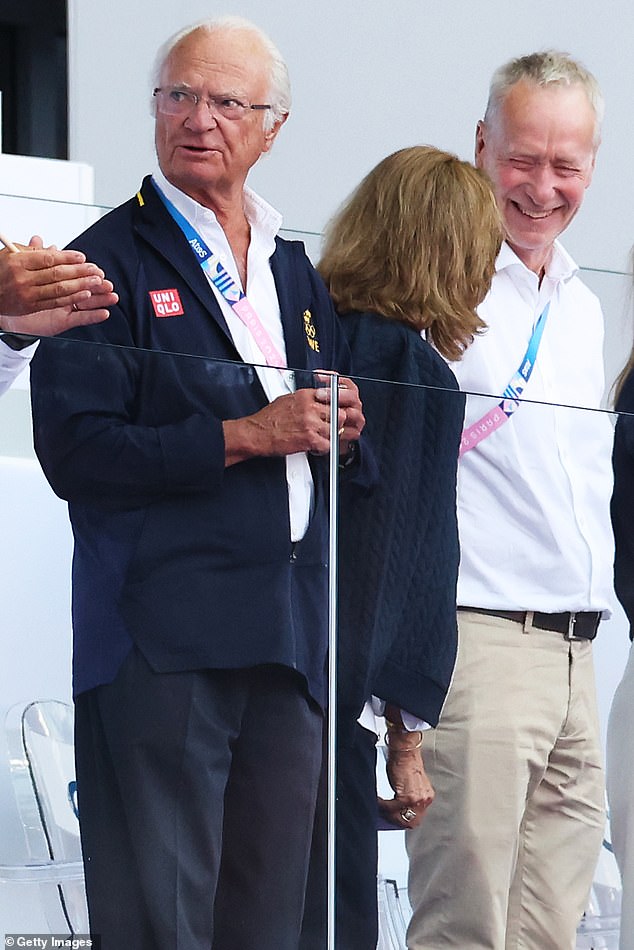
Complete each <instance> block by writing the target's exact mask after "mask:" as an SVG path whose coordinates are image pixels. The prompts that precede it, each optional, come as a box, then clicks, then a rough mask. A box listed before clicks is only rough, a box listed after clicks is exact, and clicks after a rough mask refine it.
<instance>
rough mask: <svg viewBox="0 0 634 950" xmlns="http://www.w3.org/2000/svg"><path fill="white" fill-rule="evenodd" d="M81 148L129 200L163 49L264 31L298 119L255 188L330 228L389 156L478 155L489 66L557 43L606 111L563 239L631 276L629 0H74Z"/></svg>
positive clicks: (100, 181)
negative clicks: (198, 35) (589, 181)
mask: <svg viewBox="0 0 634 950" xmlns="http://www.w3.org/2000/svg"><path fill="white" fill-rule="evenodd" d="M69 7H70V23H69V41H70V56H71V60H70V120H71V121H70V137H71V141H70V154H71V158H73V159H75V160H78V161H86V162H89V163H90V164H92V165H94V167H95V169H96V183H97V200H98V201H99V202H100V203H104V204H117V203H119V202H121V201H123V200H124V199H125V198H127V197H129V196H130V195H131V194H133V193H134V192H135V191H136V189H137V187H138V183H139V180H140V178H141V176H142V175H143V174H144V173H147V172H148V171H149V170H151V168H152V165H153V148H152V121H151V119H150V117H149V112H148V107H147V103H148V94H149V80H148V75H149V70H150V67H151V64H152V61H153V56H154V53H155V50H156V49H157V47H158V46H159V45H160V43H161V42H162V41H163V40H164V39H166V38H167V36H168V35H169V34H170V33H172V32H173V31H174V30H176V29H178V28H180V27H181V26H183V25H185V24H187V23H189V22H192V21H194V20H197V19H200V18H202V17H205V16H213V15H217V14H222V13H237V14H241V15H244V16H247V17H248V18H250V19H252V20H254V21H255V22H256V23H258V25H260V26H261V27H263V28H264V29H265V30H266V31H267V32H268V33H269V34H270V35H271V37H272V38H273V39H274V41H275V42H276V43H277V44H278V46H279V47H280V49H281V51H282V53H283V55H284V56H285V58H286V59H287V62H288V64H289V68H290V73H291V80H292V83H293V90H294V108H293V111H292V114H291V119H290V121H289V122H288V123H287V125H286V127H285V128H284V130H283V131H282V134H281V135H280V137H279V139H278V141H277V142H276V145H275V148H274V150H273V153H272V154H271V156H270V157H269V158H268V159H266V160H265V161H263V162H262V163H261V164H260V167H258V168H257V169H256V171H255V172H254V174H253V183H254V184H255V186H256V188H258V189H259V190H261V191H262V193H263V194H264V196H265V197H267V198H268V199H269V200H271V201H272V202H273V203H274V204H275V205H277V206H278V207H279V208H280V210H281V211H282V212H283V213H284V216H285V221H286V225H287V227H290V228H297V229H303V230H316V231H318V230H320V229H321V228H322V227H323V224H324V222H325V221H326V220H327V218H328V217H329V216H330V215H331V214H332V212H333V211H334V209H335V208H336V207H337V205H338V204H339V202H340V201H341V200H342V199H343V197H344V196H345V195H346V194H347V192H348V191H349V190H350V189H351V188H352V187H353V186H354V185H355V184H356V183H357V182H358V181H359V179H360V178H361V177H362V176H363V175H364V174H365V172H366V171H368V170H369V168H370V167H372V166H373V165H374V164H375V163H376V162H377V161H378V160H379V159H380V158H382V157H383V156H384V155H386V154H388V153H389V152H391V151H394V150H395V149H397V148H401V147H403V146H406V145H411V144H414V143H417V142H427V143H430V144H433V145H437V146H440V147H443V148H448V149H450V150H453V151H456V152H458V153H459V154H460V155H461V156H462V157H465V158H470V157H471V155H472V147H473V144H472V143H473V133H474V128H475V123H476V120H477V119H478V118H480V117H481V115H482V113H483V110H484V105H485V102H486V96H487V90H488V81H489V78H490V75H491V73H492V71H493V69H494V68H495V67H496V66H498V65H499V64H500V63H501V62H503V61H504V60H506V59H508V58H509V57H511V56H514V55H519V54H522V53H526V52H530V51H532V50H534V49H541V48H545V47H547V46H556V47H559V48H562V49H566V50H568V51H569V52H571V53H572V54H573V55H575V56H577V57H579V58H580V59H582V60H583V61H584V62H585V63H586V65H587V66H588V67H589V68H590V69H591V70H592V71H593V72H594V73H595V74H596V75H597V77H598V79H599V81H600V83H601V85H602V87H603V89H604V93H605V96H606V100H607V103H608V111H607V116H606V122H605V128H604V144H603V146H602V149H601V153H600V157H599V164H598V168H597V172H596V175H595V180H594V183H593V185H592V188H591V190H590V191H589V193H588V197H587V201H586V207H585V208H584V210H583V213H582V216H581V218H580V220H579V221H578V222H575V223H574V224H573V225H572V227H571V229H570V231H569V235H568V237H567V244H568V246H569V249H570V250H571V252H572V253H573V254H574V256H575V257H576V258H577V259H578V261H579V263H580V264H582V265H585V266H592V267H598V268H609V269H613V270H622V269H625V268H626V264H627V253H628V250H629V248H630V247H631V245H632V242H633V240H634V237H633V235H632V232H633V230H634V228H633V225H632V222H634V189H632V187H631V158H632V132H631V96H632V89H634V28H633V21H632V6H631V2H630V0H613V2H611V3H610V4H609V5H607V6H604V7H601V6H600V5H599V4H597V3H596V0H558V2H556V3H553V2H552V0H530V2H529V0H520V2H518V0H515V2H511V3H509V2H508V0H487V2H486V3H474V2H473V0H447V2H445V3H425V2H423V0H392V2H391V3H388V4H386V3H384V2H382V0H363V2H361V0H322V2H321V3H319V4H301V3H297V2H291V0H269V2H268V3H267V4H266V5H264V4H262V2H261V0H260V2H258V0H234V2H233V4H232V5H231V4H230V5H224V4H223V5H218V4H211V3H209V2H206V0H205V2H203V0H184V2H182V3H180V4H178V5H177V4H174V3H173V2H172V0H152V2H151V3H150V2H147V3H143V2H142V0H141V2H139V0H137V2H136V3H129V0H110V2H108V3H107V4H104V3H100V2H97V0H69Z"/></svg>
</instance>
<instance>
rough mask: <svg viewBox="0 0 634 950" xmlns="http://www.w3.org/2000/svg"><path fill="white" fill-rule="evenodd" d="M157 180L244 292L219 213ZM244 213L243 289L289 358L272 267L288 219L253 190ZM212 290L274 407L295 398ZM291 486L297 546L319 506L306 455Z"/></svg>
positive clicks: (291, 471)
mask: <svg viewBox="0 0 634 950" xmlns="http://www.w3.org/2000/svg"><path fill="white" fill-rule="evenodd" d="M153 178H154V180H155V181H156V183H157V185H158V186H159V188H160V189H161V191H162V192H163V194H164V195H166V197H167V198H169V200H170V201H171V202H172V203H173V204H174V206H175V207H176V208H177V209H178V210H179V211H180V213H181V214H182V215H184V217H185V218H186V219H187V220H188V221H189V223H190V224H191V225H192V226H193V228H194V229H195V230H196V231H197V232H198V233H199V234H200V236H201V237H202V238H203V240H204V241H205V243H206V244H207V245H208V246H209V247H210V248H211V249H212V250H213V251H214V252H215V253H216V254H218V256H219V257H220V260H221V262H222V264H223V266H224V267H225V269H226V271H227V272H228V274H229V275H230V276H231V277H232V278H233V280H234V281H235V282H236V283H237V284H238V285H239V286H242V284H241V280H240V275H239V273H238V268H237V265H236V262H235V260H234V257H233V254H232V252H231V248H230V246H229V242H228V241H227V238H226V236H225V233H224V231H223V229H222V227H221V226H220V224H219V223H218V221H217V219H216V215H215V214H214V213H213V211H211V210H210V209H209V208H205V207H203V205H200V204H198V202H197V201H194V199H193V198H190V197H189V196H188V195H186V194H184V193H183V192H182V191H180V190H179V189H178V188H175V187H174V185H172V184H171V183H170V182H169V181H168V180H167V179H166V178H165V176H164V175H163V173H162V172H161V171H160V169H159V170H157V171H156V172H155V173H154V175H153ZM244 209H245V214H246V217H247V220H248V222H249V225H250V227H251V240H250V243H249V251H248V257H247V287H246V289H245V288H242V289H243V290H245V291H246V294H247V297H248V298H249V302H250V303H251V305H252V307H253V309H254V310H255V312H256V313H257V315H258V317H259V318H260V321H261V323H262V324H263V326H264V327H265V329H266V331H267V333H268V334H269V336H270V338H271V340H272V342H273V343H274V345H275V347H276V349H277V350H278V352H279V353H281V354H283V355H284V357H285V358H286V344H285V341H284V331H283V327H282V319H281V316H280V306H279V301H278V298H277V291H276V289H275V281H274V279H273V273H272V271H271V266H270V263H269V261H270V258H271V255H272V254H273V252H274V250H275V236H276V234H277V232H278V231H279V229H280V227H281V224H282V217H281V215H280V214H279V213H278V212H277V211H276V210H275V209H274V208H272V207H271V205H269V204H268V203H267V202H266V201H264V200H263V199H262V198H260V197H259V196H258V195H256V194H255V192H254V191H251V189H250V188H245V189H244ZM203 273H206V271H203ZM209 286H210V288H211V290H212V291H213V293H214V295H215V297H216V300H217V301H218V304H219V306H220V309H221V310H222V314H223V316H224V318H225V321H226V323H227V326H228V328H229V332H230V333H231V336H232V339H233V342H234V344H235V347H236V349H237V351H238V353H239V354H240V356H241V357H242V359H243V360H244V362H245V363H250V364H254V365H255V370H256V372H257V374H258V377H259V379H260V382H261V384H262V387H263V389H264V391H265V393H266V395H267V397H268V399H269V402H273V400H274V399H276V398H277V397H278V396H283V395H285V394H287V393H289V392H294V390H295V380H294V375H293V373H292V372H290V371H287V372H279V371H278V370H277V369H272V368H269V367H267V366H266V358H265V356H264V354H263V353H262V350H261V349H260V348H259V347H258V345H257V343H256V342H255V339H254V337H253V335H252V334H251V332H250V331H249V329H248V328H247V327H246V326H245V324H244V323H243V322H242V320H240V318H239V317H238V316H237V315H236V314H235V313H234V312H233V310H232V308H231V307H230V306H229V304H228V303H227V301H226V300H225V299H224V297H223V296H222V294H221V293H220V291H219V290H218V289H217V288H216V287H215V286H214V285H213V284H212V283H211V281H210V282H209ZM286 480H287V483H288V499H289V515H290V524H291V541H299V540H301V538H303V536H304V534H305V533H306V529H307V527H308V522H309V519H310V512H311V508H312V503H313V480H312V476H311V473H310V466H309V464H308V458H307V456H306V453H305V452H297V453H295V454H294V455H287V456H286Z"/></svg>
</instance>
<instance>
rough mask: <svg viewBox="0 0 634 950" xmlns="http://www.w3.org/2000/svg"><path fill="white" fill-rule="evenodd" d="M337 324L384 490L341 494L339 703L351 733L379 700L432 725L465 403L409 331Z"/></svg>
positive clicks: (452, 598) (378, 321)
mask: <svg viewBox="0 0 634 950" xmlns="http://www.w3.org/2000/svg"><path fill="white" fill-rule="evenodd" d="M341 323H342V326H343V329H344V332H345V334H346V337H347V339H348V343H349V345H350V349H351V351H352V365H353V372H354V375H355V379H356V380H357V382H358V385H359V389H360V392H361V398H362V401H363V408H364V413H365V417H366V430H365V431H366V433H367V436H368V439H369V440H370V444H371V445H372V447H373V449H374V451H375V453H376V456H377V463H378V467H379V482H378V484H377V486H376V487H375V489H374V490H373V492H372V493H371V494H368V495H365V496H362V497H360V496H359V493H358V491H355V490H354V489H352V488H349V487H348V486H346V485H342V486H341V494H340V510H339V577H338V585H339V588H338V589H339V603H338V616H339V650H338V691H337V692H338V701H339V706H340V710H342V711H344V717H343V718H344V719H345V718H346V717H345V711H346V710H349V711H350V713H351V714H352V715H351V716H350V717H348V718H349V720H350V722H351V724H353V723H354V719H355V718H356V715H357V714H358V712H359V711H360V710H361V708H362V707H363V704H364V702H365V701H366V700H367V699H369V698H370V696H371V695H373V694H374V695H376V696H379V697H380V698H381V699H384V700H387V701H389V702H393V703H396V704H397V705H398V706H400V707H401V708H402V709H405V710H407V711H408V712H410V713H412V714H414V715H416V716H418V717H420V718H421V719H424V720H426V721H427V722H429V723H430V724H431V725H435V724H436V723H437V721H438V717H439V714H440V710H441V708H442V704H443V702H444V699H445V695H446V693H447V689H448V687H449V683H450V680H451V675H452V671H453V667H454V662H455V657H456V648H457V628H456V582H457V575H458V561H459V546H458V527H457V519H456V471H457V462H458V447H459V442H460V434H461V431H462V425H463V417H464V396H463V395H462V394H461V393H460V392H458V391H457V390H458V384H457V382H456V378H455V376H454V375H453V373H452V372H451V370H450V369H449V367H448V366H447V364H446V363H445V361H444V360H443V359H442V357H440V356H439V355H438V353H437V352H436V351H435V350H434V349H433V348H432V347H431V346H430V345H429V344H428V343H427V342H426V341H425V340H423V339H422V338H421V336H420V334H419V333H417V332H416V331H415V330H413V329H411V328H410V327H408V326H406V325H405V324H402V323H399V322H396V321H394V320H388V319H386V318H385V317H380V316H377V315H375V314H371V313H363V314H358V313H354V314H343V315H342V316H341ZM363 377H366V378H363ZM378 380H390V381H391V383H390V384H388V383H386V382H379V381H378ZM404 383H412V384H416V385H410V386H406V385H401V384H404ZM423 387H430V388H423Z"/></svg>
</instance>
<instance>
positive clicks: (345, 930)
mask: <svg viewBox="0 0 634 950" xmlns="http://www.w3.org/2000/svg"><path fill="white" fill-rule="evenodd" d="M344 715H345V714H344ZM355 715H356V714H354V713H350V714H349V716H353V717H355ZM349 716H348V718H349ZM353 722H354V718H353ZM350 725H351V724H350V722H349V721H345V720H343V718H342V717H340V727H341V728H340V729H339V730H338V734H339V735H340V737H341V739H340V741H339V742H338V743H337V782H336V789H337V804H336V811H335V881H336V885H335V887H336V891H335V894H336V896H335V947H336V950H376V944H377V939H378V921H377V883H376V872H377V858H378V844H377V804H376V736H375V735H374V733H372V732H368V730H367V729H363V728H362V727H361V726H359V725H358V724H357V723H356V722H355V723H354V727H353V728H352V729H351V728H350ZM327 791H328V787H327V766H326V756H325V755H324V767H323V769H322V777H321V780H320V785H319V796H318V802H317V813H316V816H315V829H314V832H313V843H312V848H311V858H310V871H309V875H308V888H307V892H306V909H305V912H304V924H303V927H302V939H301V942H300V947H301V950H324V947H325V946H326V934H327V914H326V909H327V880H328V878H327V873H328V870H327V863H328V851H327V841H328V825H327V822H328V795H327Z"/></svg>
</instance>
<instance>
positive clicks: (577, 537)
mask: <svg viewBox="0 0 634 950" xmlns="http://www.w3.org/2000/svg"><path fill="white" fill-rule="evenodd" d="M548 301H550V311H549V314H548V318H547V322H546V326H545V329H544V334H543V337H542V341H541V346H540V348H539V353H538V355H537V361H536V364H535V368H534V370H533V373H532V375H531V377H530V380H529V382H528V384H527V386H526V389H525V391H524V394H523V396H524V398H525V399H530V400H543V401H544V402H546V403H549V405H531V404H528V403H523V404H521V405H520V406H519V408H518V409H517V410H516V411H515V413H514V414H513V416H512V417H511V419H510V420H509V421H508V422H506V423H505V424H503V425H502V426H501V427H500V428H499V429H498V430H497V431H495V432H493V434H492V435H490V436H489V437H488V438H486V439H484V440H483V441H482V442H481V443H480V444H479V445H478V446H477V448H475V449H472V450H471V451H469V452H467V453H466V454H465V455H464V456H463V457H462V459H461V461H460V465H459V471H458V523H459V529H460V546H461V563H460V574H459V580H458V603H459V604H460V605H461V606H465V607H485V608H487V607H488V608H490V609H506V610H539V611H544V612H551V613H556V612H559V611H575V610H602V611H605V615H606V616H607V615H609V604H610V599H611V590H612V562H613V539H612V530H611V526H610V516H609V503H610V496H611V492H612V466H611V449H612V426H611V423H610V417H609V415H607V414H606V413H603V412H588V411H584V410H582V409H578V408H565V406H585V407H590V408H598V407H599V406H600V404H601V399H602V396H603V390H604V376H603V359H602V353H603V317H602V313H601V307H600V304H599V301H598V300H597V298H596V297H595V296H594V294H592V293H591V292H590V291H589V290H588V288H587V287H586V286H585V285H584V284H583V283H582V282H581V280H580V279H579V278H578V276H577V268H576V266H575V264H574V261H573V260H572V259H571V258H570V257H569V255H568V254H567V253H566V252H565V251H564V249H563V248H562V247H561V245H559V244H555V247H554V249H553V254H552V256H551V260H550V262H549V264H548V267H547V270H546V274H545V276H544V278H543V280H542V283H541V286H540V285H539V282H538V278H537V275H536V274H534V273H533V272H532V271H530V270H528V268H527V267H525V266H524V264H523V263H522V262H521V261H520V259H519V258H518V257H517V256H516V254H515V253H514V252H513V251H512V250H511V248H510V247H509V246H508V245H507V244H504V245H503V246H502V249H501V251H500V254H499V257H498V260H497V264H496V274H495V276H494V278H493V284H492V288H491V291H490V292H489V294H488V296H487V297H486V299H485V300H484V302H483V303H482V305H481V306H480V308H479V311H478V312H479V314H480V316H481V317H482V319H483V320H484V321H485V323H486V324H487V326H488V328H489V329H488V330H487V331H485V333H483V334H482V336H478V337H476V340H475V341H474V343H473V344H472V346H471V347H469V349H468V350H467V352H466V354H465V356H464V357H463V359H462V360H461V361H460V362H458V363H454V364H452V369H453V371H454V373H455V374H456V377H457V379H458V382H459V384H460V387H461V389H462V390H464V391H466V392H470V393H474V392H475V393H487V394H491V395H490V396H489V397H483V396H469V397H468V398H467V409H466V420H465V423H466V424H468V425H471V424H473V423H474V422H476V421H477V420H478V419H480V418H481V417H482V416H483V415H484V414H485V413H486V412H487V411H488V410H489V409H490V408H491V407H492V406H493V405H495V404H496V403H497V402H499V397H500V395H501V394H502V392H503V391H504V389H505V387H506V385H507V384H508V383H509V381H510V379H511V377H512V376H513V374H514V373H515V371H516V370H517V369H518V367H519V366H520V364H521V362H522V359H523V357H524V355H525V353H526V349H527V346H528V341H529V339H530V336H531V334H532V331H533V328H534V325H535V322H536V321H537V318H538V317H539V315H540V313H541V312H542V310H543V308H544V306H545V305H546V303H547V302H548ZM496 397H497V398H496ZM552 403H554V404H557V405H550V404H552ZM560 404H561V405H560Z"/></svg>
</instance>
